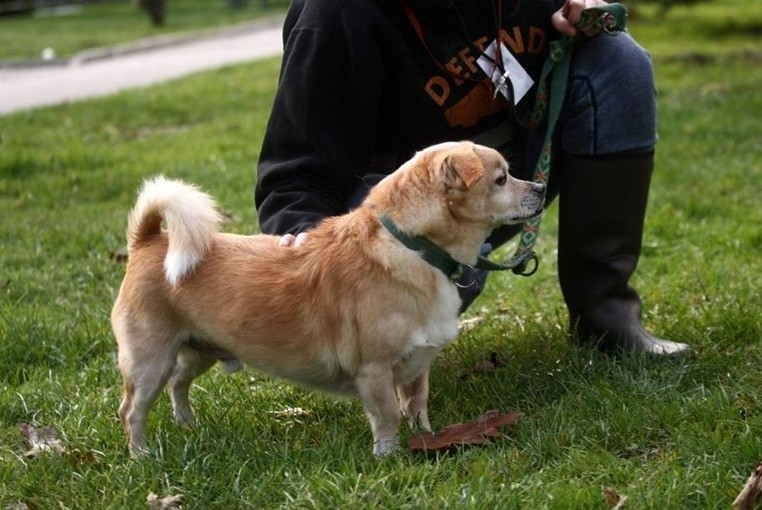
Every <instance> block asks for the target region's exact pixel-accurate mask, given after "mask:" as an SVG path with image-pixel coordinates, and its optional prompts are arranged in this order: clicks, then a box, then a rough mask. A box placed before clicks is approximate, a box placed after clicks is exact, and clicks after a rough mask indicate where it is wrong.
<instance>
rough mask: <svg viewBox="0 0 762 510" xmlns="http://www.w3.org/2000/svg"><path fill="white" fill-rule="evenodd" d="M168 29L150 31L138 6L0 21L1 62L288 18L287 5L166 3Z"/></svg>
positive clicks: (123, 2) (101, 5) (278, 0)
mask: <svg viewBox="0 0 762 510" xmlns="http://www.w3.org/2000/svg"><path fill="white" fill-rule="evenodd" d="M166 5H167V20H166V23H165V25H164V26H162V27H154V26H152V25H151V23H150V21H149V18H148V14H146V13H145V11H143V10H142V9H141V8H140V7H139V6H138V3H137V1H130V0H107V1H100V2H96V3H84V4H80V5H79V6H77V7H75V8H74V10H69V11H60V10H59V11H58V12H60V14H55V13H56V11H55V10H53V9H41V10H38V11H37V12H36V13H35V14H34V15H22V16H5V17H0V61H2V60H27V59H38V58H40V55H41V52H42V50H43V49H44V48H53V49H54V50H55V53H56V55H57V56H58V57H70V56H72V55H74V54H76V53H78V52H80V51H83V50H88V49H92V48H95V47H99V46H110V45H114V44H121V43H125V42H129V41H132V40H134V39H139V38H144V37H152V36H158V35H163V34H170V33H177V32H187V31H194V30H201V29H214V28H218V27H222V26H225V25H229V24H233V23H242V22H246V21H251V20H252V19H255V18H260V17H263V16H266V15H271V14H274V13H278V12H283V11H284V9H285V6H286V5H288V2H287V1H285V0H264V1H262V0H249V1H248V2H247V3H246V4H244V5H242V6H240V7H238V8H235V7H232V6H231V5H230V3H229V2H228V0H166Z"/></svg>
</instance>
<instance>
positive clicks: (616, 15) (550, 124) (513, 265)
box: [502, 3, 627, 276]
mask: <svg viewBox="0 0 762 510" xmlns="http://www.w3.org/2000/svg"><path fill="white" fill-rule="evenodd" d="M626 24H627V9H626V8H625V7H624V6H623V5H622V4H616V3H614V4H608V5H604V6H601V7H593V8H590V9H585V10H584V11H582V15H581V17H580V21H579V23H578V24H577V29H578V30H579V31H580V35H577V36H574V37H569V36H562V37H561V38H560V39H558V40H556V41H552V42H551V43H550V46H549V51H548V57H547V58H546V59H545V62H544V63H543V66H542V72H541V73H540V81H539V83H538V85H537V96H536V99H535V105H534V109H533V111H532V116H531V118H530V121H529V125H530V127H531V128H533V129H537V128H539V127H540V125H541V124H542V122H543V120H545V118H546V115H547V129H546V131H545V139H544V141H543V147H542V150H541V152H540V156H539V158H538V160H537V165H536V166H535V170H534V177H533V181H534V182H537V183H541V184H544V185H545V186H546V188H547V185H548V180H549V179H550V164H551V155H552V151H553V135H554V132H555V128H556V123H557V121H558V118H559V116H560V114H561V109H562V107H563V103H564V99H565V96H566V88H567V84H568V81H569V68H570V65H571V57H572V53H573V49H574V44H575V43H576V42H577V41H579V40H582V39H584V38H585V37H592V36H594V35H597V34H598V33H599V32H600V31H604V32H607V33H615V32H620V31H622V30H625V27H626ZM549 77H551V78H552V79H551V80H550V83H548V82H549ZM540 218H541V217H540V216H538V217H536V218H533V219H531V220H529V221H527V222H525V223H524V226H523V228H522V231H521V237H520V238H519V244H518V246H517V248H516V252H515V253H514V254H513V256H512V257H511V258H510V259H508V261H507V262H505V263H504V264H502V265H503V266H505V267H504V269H511V270H512V271H513V272H514V273H515V274H518V275H521V276H530V275H532V274H534V272H535V271H537V266H538V265H539V261H538V259H537V254H536V253H535V251H534V244H535V242H536V241H537V234H538V232H539V229H540ZM530 262H533V264H532V265H530Z"/></svg>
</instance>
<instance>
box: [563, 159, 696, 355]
mask: <svg viewBox="0 0 762 510" xmlns="http://www.w3.org/2000/svg"><path fill="white" fill-rule="evenodd" d="M560 158H561V161H560V164H559V165H558V177H559V237H558V275H559V280H560V283H561V291H562V292H563V295H564V299H565V301H566V305H567V307H568V309H569V315H570V327H571V333H572V335H573V338H574V339H575V340H576V341H578V342H579V343H582V344H588V345H595V346H596V347H598V348H599V349H601V350H604V351H628V350H635V351H642V352H646V353H650V354H655V355H672V354H679V353H684V352H687V351H688V350H689V347H688V345H686V344H682V343H677V342H672V341H669V340H662V339H660V338H656V337H655V336H653V335H651V334H650V333H648V332H647V331H646V330H645V329H644V328H643V326H642V325H641V302H640V297H639V296H638V293H637V292H636V291H635V290H634V289H633V288H632V287H630V285H629V280H630V276H631V275H632V273H633V272H634V271H635V267H636V266H637V264H638V258H639V257H640V248H641V241H642V238H643V222H644V218H645V212H646V202H647V200H648V188H649V185H650V181H651V173H652V171H653V152H649V153H645V154H638V155H626V156H622V155H618V156H617V155H613V156H594V157H579V156H572V155H570V154H566V153H562V154H561V156H560Z"/></svg>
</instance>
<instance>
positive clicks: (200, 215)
mask: <svg viewBox="0 0 762 510" xmlns="http://www.w3.org/2000/svg"><path fill="white" fill-rule="evenodd" d="M221 221H222V217H221V216H220V213H219V212H218V211H217V206H216V204H215V202H214V200H212V198H211V197H210V196H209V195H207V194H206V193H204V192H202V191H200V190H199V189H198V188H196V187H195V186H192V185H190V184H186V183H184V182H182V181H177V180H171V179H167V178H165V177H164V176H158V177H154V178H153V179H150V180H147V181H146V182H145V183H144V184H143V187H142V188H141V189H140V194H139V195H138V199H137V201H136V202H135V207H133V209H132V212H131V213H130V217H129V222H128V224H127V249H128V251H129V252H132V251H133V250H134V249H135V247H136V246H137V245H138V244H140V243H141V242H143V241H145V240H146V238H147V237H148V236H151V235H155V234H158V233H160V232H161V229H162V222H164V224H165V225H166V228H167V236H168V237H169V248H168V249H167V255H166V257H165V258H164V272H165V274H166V277H167V281H168V282H169V283H170V285H173V286H174V285H177V283H178V282H179V281H180V280H181V279H182V278H183V277H184V276H185V275H187V274H188V273H190V272H191V271H192V270H193V269H194V268H195V267H196V265H197V264H198V263H199V262H200V261H201V259H202V258H203V257H204V255H205V254H206V252H207V251H208V250H209V247H210V246H211V243H212V237H213V235H214V233H215V232H217V231H218V230H219V225H220V222H221Z"/></svg>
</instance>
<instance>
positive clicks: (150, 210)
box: [111, 142, 543, 456]
mask: <svg viewBox="0 0 762 510" xmlns="http://www.w3.org/2000/svg"><path fill="white" fill-rule="evenodd" d="M542 206H543V187H542V186H541V185H536V184H532V183H530V182H526V181H520V180H517V179H514V178H513V177H511V176H510V175H508V164H507V163H506V161H505V159H503V157H502V156H501V155H500V154H499V153H498V152H497V151H494V150H492V149H489V148H487V147H483V146H480V145H475V144H473V143H470V142H448V143H443V144H439V145H435V146H432V147H429V148H427V149H425V150H423V151H421V152H419V153H417V154H416V155H415V156H414V157H413V158H412V159H411V160H410V161H408V162H406V163H405V164H404V165H402V167H400V168H399V170H397V171H396V172H394V173H393V174H392V175H390V176H388V177H387V178H385V179H384V180H383V181H381V182H380V183H379V184H378V185H377V186H375V187H374V188H373V189H372V190H371V191H370V194H369V195H368V197H367V199H366V200H365V201H364V202H363V203H362V205H361V206H360V207H358V208H357V209H355V210H353V211H352V212H350V213H348V214H346V215H343V216H338V217H334V218H329V219H327V220H325V221H323V222H322V223H321V224H320V225H318V226H317V227H315V228H314V229H313V230H311V231H310V234H309V236H308V239H307V241H305V243H304V244H303V245H302V246H300V247H293V248H284V247H279V246H278V237H277V236H269V235H254V236H242V235H232V234H223V233H218V225H219V223H220V215H219V214H218V212H217V211H216V209H215V204H214V202H213V201H212V199H211V198H210V197H209V196H207V195H205V194H204V193H202V192H200V191H198V190H197V189H196V188H194V187H192V186H190V185H187V184H184V183H182V182H178V181H171V180H167V179H165V178H163V177H157V178H155V179H153V180H150V181H148V182H146V183H145V184H144V186H143V188H142V190H141V193H140V196H139V197H138V199H137V203H136V204H135V207H134V209H133V210H132V212H131V214H130V218H129V225H128V228H127V242H128V248H129V262H128V264H127V272H126V275H125V277H124V281H123V282H122V286H121V289H120V291H119V296H118V298H117V300H116V303H115V304H114V308H113V311H112V314H111V322H112V326H113V329H114V333H115V335H116V339H117V343H118V346H119V369H120V371H121V374H122V378H123V383H124V384H123V386H124V398H123V400H122V403H121V406H120V408H119V415H120V417H121V419H122V423H123V424H124V428H125V431H126V433H127V436H128V438H129V446H130V452H131V454H132V455H134V456H138V455H140V454H142V453H145V452H146V439H145V426H146V417H147V414H148V411H149V409H150V408H151V406H152V405H153V404H154V402H155V400H156V398H157V396H158V395H159V393H160V392H161V390H162V388H163V387H164V386H165V385H168V387H169V394H170V398H171V401H172V407H173V409H174V414H175V419H176V420H177V421H178V422H179V423H181V424H186V425H191V424H193V423H194V416H193V411H192V410H191V407H190V403H189V401H188V392H189V388H190V385H191V382H192V381H193V379H194V378H195V377H198V376H199V375H201V374H202V373H204V372H205V371H206V370H208V369H209V368H210V367H211V366H212V365H214V364H215V362H217V361H219V360H221V361H223V363H225V365H227V367H228V368H232V369H236V368H240V366H241V362H242V363H245V364H246V365H249V366H251V367H254V368H255V369H258V370H262V371H264V372H266V373H269V374H271V375H274V376H277V377H281V378H285V379H288V380H291V381H295V382H297V383H299V384H302V385H304V386H306V387H309V388H314V389H319V390H323V391H327V392H331V393H336V394H341V395H349V396H359V398H360V399H361V401H362V404H363V407H364V409H365V411H366V413H367V415H368V418H369V420H370V425H371V429H372V431H373V452H374V453H375V454H377V455H383V454H386V453H388V452H391V451H393V450H395V449H397V448H398V447H399V439H398V429H399V422H400V412H401V414H402V415H403V416H404V417H405V418H407V419H408V420H409V421H410V422H411V423H415V422H417V423H418V424H419V425H420V426H421V427H422V428H423V429H425V430H431V427H430V425H429V419H428V411H427V403H428V389H429V388H428V375H429V372H428V370H429V365H430V364H431V362H432V360H433V358H434V357H435V356H436V355H437V353H439V351H441V350H442V349H443V348H444V347H445V346H446V345H447V344H449V343H450V342H452V341H453V340H454V339H455V337H456V336H457V334H458V309H459V307H460V298H459V296H458V292H457V289H456V287H455V285H454V283H453V282H452V281H451V279H450V278H448V277H447V276H446V275H445V273H444V272H443V271H441V270H439V269H437V268H436V267H434V266H432V265H430V264H429V263H428V262H426V261H425V260H424V259H423V258H422V257H421V255H420V254H419V253H418V252H417V251H414V250H412V249H410V248H407V247H406V246H405V245H404V244H402V243H401V242H400V240H398V238H397V237H395V236H394V235H393V234H392V233H391V232H390V230H389V229H388V227H385V226H384V225H383V224H382V223H381V222H380V221H379V217H380V215H382V214H383V215H385V216H386V217H388V218H390V219H391V220H392V221H393V222H394V224H396V227H397V228H398V229H399V230H400V231H402V232H405V233H406V234H408V235H412V236H423V237H425V238H427V239H428V240H429V241H431V242H433V243H434V244H436V245H438V246H439V247H440V248H442V249H443V250H444V252H446V253H447V254H449V255H450V256H451V257H452V258H453V259H454V260H455V261H457V262H459V263H462V264H473V263H474V262H475V261H476V260H477V257H478V255H479V250H480V247H481V246H482V244H483V242H484V241H485V239H486V238H487V236H488V235H489V233H490V232H491V231H492V229H493V228H495V227H497V226H499V225H503V224H511V223H517V222H520V221H523V220H525V219H527V218H529V217H533V216H536V215H537V214H539V213H540V212H541V210H542ZM162 223H164V224H165V225H166V231H164V230H163V229H162ZM395 390H396V395H395Z"/></svg>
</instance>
